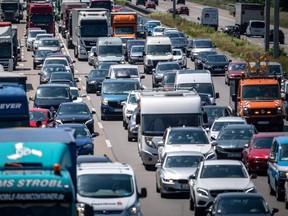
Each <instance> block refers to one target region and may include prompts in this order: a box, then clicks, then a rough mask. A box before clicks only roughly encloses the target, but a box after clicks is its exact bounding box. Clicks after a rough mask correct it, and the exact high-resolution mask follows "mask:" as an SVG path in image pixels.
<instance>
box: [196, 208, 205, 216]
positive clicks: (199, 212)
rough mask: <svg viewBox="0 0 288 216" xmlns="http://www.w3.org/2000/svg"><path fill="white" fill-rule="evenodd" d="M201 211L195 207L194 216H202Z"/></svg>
mask: <svg viewBox="0 0 288 216" xmlns="http://www.w3.org/2000/svg"><path fill="white" fill-rule="evenodd" d="M203 213H204V212H203V209H202V208H197V207H195V209H194V215H195V216H202V215H203Z"/></svg>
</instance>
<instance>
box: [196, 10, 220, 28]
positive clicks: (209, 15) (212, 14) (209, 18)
mask: <svg viewBox="0 0 288 216" xmlns="http://www.w3.org/2000/svg"><path fill="white" fill-rule="evenodd" d="M198 20H200V23H201V25H205V26H210V27H213V28H214V29H215V31H217V29H218V22H219V12H218V8H212V7H204V8H202V10H201V17H198Z"/></svg>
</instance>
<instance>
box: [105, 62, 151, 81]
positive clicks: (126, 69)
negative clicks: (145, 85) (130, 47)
mask: <svg viewBox="0 0 288 216" xmlns="http://www.w3.org/2000/svg"><path fill="white" fill-rule="evenodd" d="M106 78H108V79H117V78H131V79H137V80H138V81H139V83H140V82H141V79H144V78H145V76H144V75H142V76H141V75H140V70H139V68H138V66H137V65H129V64H117V65H111V66H110V68H109V71H108V75H107V77H106Z"/></svg>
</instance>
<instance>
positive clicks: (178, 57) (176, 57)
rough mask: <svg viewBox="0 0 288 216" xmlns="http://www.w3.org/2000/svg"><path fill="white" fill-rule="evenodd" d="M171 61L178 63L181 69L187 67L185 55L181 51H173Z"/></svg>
mask: <svg viewBox="0 0 288 216" xmlns="http://www.w3.org/2000/svg"><path fill="white" fill-rule="evenodd" d="M172 52H173V61H176V62H178V63H179V65H180V66H181V67H182V68H186V67H187V57H186V54H185V53H184V52H183V51H182V49H173V50H172Z"/></svg>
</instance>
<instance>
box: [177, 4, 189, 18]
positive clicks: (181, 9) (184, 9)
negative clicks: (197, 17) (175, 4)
mask: <svg viewBox="0 0 288 216" xmlns="http://www.w3.org/2000/svg"><path fill="white" fill-rule="evenodd" d="M177 13H178V14H186V15H187V16H189V8H188V7H187V6H181V7H179V8H177Z"/></svg>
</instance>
